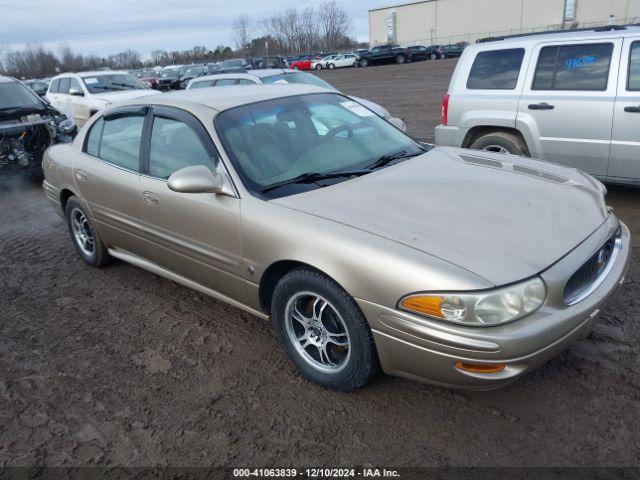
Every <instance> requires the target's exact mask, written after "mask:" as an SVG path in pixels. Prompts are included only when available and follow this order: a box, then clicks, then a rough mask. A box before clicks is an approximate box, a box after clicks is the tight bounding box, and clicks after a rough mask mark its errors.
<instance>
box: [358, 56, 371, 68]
mask: <svg viewBox="0 0 640 480" xmlns="http://www.w3.org/2000/svg"><path fill="white" fill-rule="evenodd" d="M360 66H361V67H368V66H369V60H367V59H366V58H363V59H361V60H360Z"/></svg>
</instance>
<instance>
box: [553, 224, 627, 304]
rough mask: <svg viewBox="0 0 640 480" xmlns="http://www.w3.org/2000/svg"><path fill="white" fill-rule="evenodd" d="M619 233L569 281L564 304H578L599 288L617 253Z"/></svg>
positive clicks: (565, 289)
mask: <svg viewBox="0 0 640 480" xmlns="http://www.w3.org/2000/svg"><path fill="white" fill-rule="evenodd" d="M617 239H618V232H616V233H615V234H614V235H612V236H611V238H609V239H608V240H607V241H606V242H605V243H604V244H603V245H602V246H601V247H600V248H599V249H598V251H597V252H596V253H594V254H593V255H592V256H591V257H590V258H589V259H588V260H587V261H586V262H585V263H584V264H583V265H582V266H581V267H580V268H579V269H578V270H577V271H576V272H575V273H574V274H573V275H572V276H571V278H570V279H569V281H568V282H567V283H566V285H565V287H564V302H565V303H566V304H568V305H573V304H575V303H578V302H579V301H580V300H582V299H583V298H585V297H586V296H587V295H588V294H590V293H591V292H590V290H592V289H593V288H594V287H597V286H598V285H599V284H600V283H601V282H602V280H603V279H604V277H606V274H607V273H608V268H607V267H609V264H610V263H611V262H612V261H613V259H614V257H615V253H616V240H617Z"/></svg>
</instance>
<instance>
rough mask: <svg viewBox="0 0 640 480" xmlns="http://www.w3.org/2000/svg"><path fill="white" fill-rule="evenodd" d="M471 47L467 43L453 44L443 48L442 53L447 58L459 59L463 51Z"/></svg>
mask: <svg viewBox="0 0 640 480" xmlns="http://www.w3.org/2000/svg"><path fill="white" fill-rule="evenodd" d="M467 45H469V44H468V43H467V42H459V43H452V44H451V45H444V46H443V47H442V53H444V57H445V58H458V57H459V56H460V55H462V52H463V50H464V49H465V48H466V47H467Z"/></svg>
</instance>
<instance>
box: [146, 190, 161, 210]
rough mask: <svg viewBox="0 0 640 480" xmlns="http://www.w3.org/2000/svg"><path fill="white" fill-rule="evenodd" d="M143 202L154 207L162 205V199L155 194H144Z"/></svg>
mask: <svg viewBox="0 0 640 480" xmlns="http://www.w3.org/2000/svg"><path fill="white" fill-rule="evenodd" d="M142 200H143V201H144V203H146V204H147V205H150V206H152V207H154V206H156V205H159V204H160V199H159V198H158V196H157V195H156V194H155V193H152V192H143V193H142Z"/></svg>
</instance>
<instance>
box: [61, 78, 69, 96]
mask: <svg viewBox="0 0 640 480" xmlns="http://www.w3.org/2000/svg"><path fill="white" fill-rule="evenodd" d="M70 84H71V79H70V78H69V77H67V78H61V79H60V86H59V87H58V93H69V85H70Z"/></svg>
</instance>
